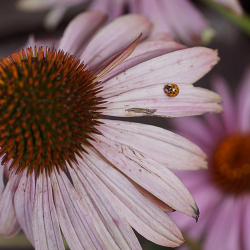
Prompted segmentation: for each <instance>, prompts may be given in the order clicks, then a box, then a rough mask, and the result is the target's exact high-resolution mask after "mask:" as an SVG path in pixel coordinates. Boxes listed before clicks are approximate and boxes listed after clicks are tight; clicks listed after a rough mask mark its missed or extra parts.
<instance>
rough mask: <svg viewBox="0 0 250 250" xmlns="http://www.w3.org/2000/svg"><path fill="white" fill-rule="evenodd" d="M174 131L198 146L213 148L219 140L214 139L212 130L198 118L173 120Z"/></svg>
mask: <svg viewBox="0 0 250 250" xmlns="http://www.w3.org/2000/svg"><path fill="white" fill-rule="evenodd" d="M170 122H171V124H172V126H173V128H174V131H175V132H176V133H178V134H180V135H182V136H184V137H186V138H187V139H189V140H191V141H193V142H195V143H196V144H197V145H200V144H199V142H201V143H202V144H206V145H207V146H208V147H210V148H213V147H214V146H215V145H216V141H217V138H215V137H213V134H212V131H211V129H210V128H209V127H208V126H207V124H206V123H205V122H204V121H202V120H201V119H199V118H198V117H185V118H176V119H171V121H170Z"/></svg>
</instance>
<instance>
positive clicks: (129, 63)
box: [101, 40, 186, 82]
mask: <svg viewBox="0 0 250 250" xmlns="http://www.w3.org/2000/svg"><path fill="white" fill-rule="evenodd" d="M185 48H186V46H184V45H182V44H179V43H176V42H174V41H168V42H166V41H162V40H159V41H157V40H156V41H155V40H153V41H147V42H142V43H140V44H139V45H137V46H136V48H135V50H134V52H133V53H132V55H131V56H130V57H129V58H127V59H126V60H125V61H124V62H122V63H121V64H120V65H118V66H117V67H116V68H115V69H114V70H112V71H111V72H110V73H108V74H107V75H106V76H104V77H103V78H102V79H101V80H102V81H103V82H105V81H106V80H107V79H110V78H112V77H114V76H116V75H118V74H120V73H121V72H123V71H125V70H127V69H128V68H131V67H133V66H135V65H137V64H139V63H142V62H144V61H147V60H150V59H152V58H154V57H157V56H161V55H163V54H167V53H171V52H173V51H176V50H180V49H185Z"/></svg>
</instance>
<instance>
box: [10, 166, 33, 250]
mask: <svg viewBox="0 0 250 250" xmlns="http://www.w3.org/2000/svg"><path fill="white" fill-rule="evenodd" d="M34 194H35V175H34V172H33V173H32V174H29V175H28V176H27V171H26V170H24V171H23V173H22V178H21V180H20V182H19V185H18V188H17V190H16V193H15V197H14V203H15V211H16V216H17V219H18V223H19V225H20V226H21V228H22V230H23V231H24V233H25V234H26V236H27V238H28V239H29V241H30V242H31V243H32V245H33V246H34V236H33V230H32V208H33V201H34Z"/></svg>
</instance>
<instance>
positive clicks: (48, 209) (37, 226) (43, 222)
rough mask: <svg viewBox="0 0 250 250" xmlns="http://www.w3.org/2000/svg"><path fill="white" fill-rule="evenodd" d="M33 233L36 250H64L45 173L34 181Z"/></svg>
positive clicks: (49, 185)
mask: <svg viewBox="0 0 250 250" xmlns="http://www.w3.org/2000/svg"><path fill="white" fill-rule="evenodd" d="M32 222H33V232H34V242H35V248H36V249H37V250H47V249H48V250H50V249H55V250H56V249H58V250H59V249H60V250H61V249H65V248H64V244H63V240H62V235H61V232H60V229H59V223H58V219H57V215H56V211H55V205H54V202H53V195H52V188H51V183H50V178H49V177H48V176H46V174H45V173H43V174H41V175H39V177H38V178H37V181H36V194H35V199H34V208H33V218H32Z"/></svg>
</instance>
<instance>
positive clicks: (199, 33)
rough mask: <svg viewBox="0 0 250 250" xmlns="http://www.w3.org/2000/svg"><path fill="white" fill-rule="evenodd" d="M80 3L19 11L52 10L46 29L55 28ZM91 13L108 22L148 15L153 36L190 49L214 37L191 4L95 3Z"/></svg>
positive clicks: (55, 1) (153, 0) (64, 0)
mask: <svg viewBox="0 0 250 250" xmlns="http://www.w3.org/2000/svg"><path fill="white" fill-rule="evenodd" d="M80 2H82V3H85V2H86V0H45V1H44V0H35V1H34V0H20V1H19V2H18V8H20V9H22V10H26V11H37V10H42V9H47V8H51V11H50V12H49V14H48V15H47V17H46V19H45V26H46V27H47V28H54V27H56V26H57V24H58V23H59V22H60V21H61V19H62V17H63V15H64V13H65V11H66V9H67V8H68V7H69V6H72V5H76V4H79V3H80ZM88 9H89V10H97V11H101V12H104V13H106V14H107V15H108V17H109V20H113V19H114V18H116V17H118V16H120V15H122V14H123V13H124V12H125V10H127V11H128V12H130V13H142V14H145V15H147V16H148V17H149V18H150V19H151V21H152V22H153V24H154V28H153V30H152V33H151V35H154V34H157V33H159V32H168V33H170V34H171V35H172V36H173V37H175V38H179V39H181V40H182V41H184V42H185V43H186V44H189V45H197V44H204V43H208V42H209V41H210V40H211V39H212V38H213V36H214V31H213V30H212V29H211V28H210V27H209V24H208V22H207V21H206V20H205V18H204V17H203V15H202V13H201V12H200V11H199V10H198V9H197V8H196V7H195V6H194V5H193V4H192V2H190V1H189V0H174V1H172V0H93V1H91V2H90V4H89V6H88Z"/></svg>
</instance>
